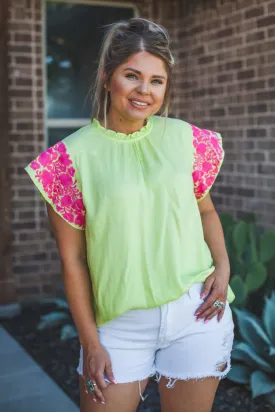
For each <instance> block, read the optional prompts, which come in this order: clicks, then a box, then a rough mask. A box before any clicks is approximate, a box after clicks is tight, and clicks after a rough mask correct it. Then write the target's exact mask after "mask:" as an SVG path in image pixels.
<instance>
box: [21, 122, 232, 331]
mask: <svg viewBox="0 0 275 412" xmlns="http://www.w3.org/2000/svg"><path fill="white" fill-rule="evenodd" d="M222 161H223V149H222V142H221V136H220V134H218V133H215V132H212V131H209V130H204V129H199V128H197V127H195V126H193V125H190V124H189V123H186V122H184V121H181V120H176V119H170V118H168V119H165V118H163V117H158V116H152V117H149V118H148V119H147V123H146V125H145V126H144V127H143V128H142V129H140V130H139V131H137V132H135V133H132V134H129V135H126V134H124V133H116V132H114V131H112V130H106V129H105V128H104V127H102V126H101V125H100V123H99V122H98V121H97V120H96V119H94V120H93V121H92V122H91V124H89V125H87V126H85V127H83V128H81V129H79V130H78V131H77V132H75V133H73V134H72V135H70V136H68V137H66V138H65V139H64V140H62V141H61V142H59V143H57V144H56V145H54V146H52V147H51V148H49V149H47V150H46V151H44V152H43V153H41V154H40V155H39V156H38V157H37V158H36V159H35V160H34V161H32V162H31V163H30V164H29V165H28V166H27V167H26V171H27V173H28V174H29V175H30V177H31V178H32V180H33V182H34V183H35V185H36V186H37V187H38V189H39V190H40V192H41V194H42V195H43V197H44V198H45V200H46V201H48V202H49V203H50V204H51V205H52V207H53V208H54V210H55V211H56V212H57V213H58V214H59V215H60V216H61V217H62V218H63V219H65V220H66V221H67V222H68V223H69V224H70V225H72V226H73V227H75V228H77V229H82V230H85V234H86V240H87V260H88V266H89V270H90V276H91V281H92V288H93V298H94V299H93V303H94V310H95V315H96V322H97V324H98V325H102V324H104V323H106V322H108V321H110V320H111V319H113V318H115V317H117V316H119V315H121V314H123V313H124V312H126V311H128V310H130V309H136V308H153V307H157V306H160V305H163V304H164V303H167V302H170V301H172V300H175V299H177V298H179V297H180V296H181V295H182V294H184V293H185V292H186V291H187V290H188V289H189V288H190V286H191V285H192V284H193V283H195V282H202V281H204V280H205V279H206V278H207V277H208V276H209V275H210V274H211V273H212V272H213V270H214V266H213V261H212V257H211V253H210V250H209V248H208V246H207V244H206V242H205V241H204V236H203V227H202V222H201V217H200V212H199V208H198V201H200V200H201V199H203V198H204V197H205V196H206V194H207V193H208V192H209V190H210V188H211V186H212V185H213V183H214V180H215V178H216V176H217V174H218V172H219V169H220V166H221V164H222ZM227 298H228V300H229V302H231V301H232V300H233V299H234V294H233V292H232V290H231V289H230V288H229V291H228V297H227Z"/></svg>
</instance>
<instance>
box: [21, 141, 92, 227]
mask: <svg viewBox="0 0 275 412" xmlns="http://www.w3.org/2000/svg"><path fill="white" fill-rule="evenodd" d="M25 170H26V172H27V173H28V174H29V176H30V177H31V179H32V180H33V182H34V184H35V185H36V186H37V188H38V189H39V191H40V192H41V194H42V196H43V198H44V199H45V200H46V201H47V202H48V203H50V204H51V206H52V207H53V208H54V210H55V211H56V212H57V213H58V214H59V215H60V216H61V217H62V218H63V219H64V220H66V222H68V223H69V224H70V225H72V226H73V227H75V228H77V229H85V214H86V211H85V206H84V203H83V196H82V193H81V191H80V189H79V183H78V181H77V179H76V170H75V168H74V167H73V161H72V159H71V156H70V154H69V153H68V151H67V147H66V145H65V144H64V143H63V142H59V143H57V144H55V145H54V146H52V147H50V148H49V149H47V150H45V151H44V152H43V153H41V154H40V155H39V156H38V157H37V158H36V159H35V160H34V161H32V162H31V163H30V164H29V165H28V166H27V167H26V169H25Z"/></svg>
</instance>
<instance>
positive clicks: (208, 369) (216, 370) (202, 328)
mask: <svg viewBox="0 0 275 412" xmlns="http://www.w3.org/2000/svg"><path fill="white" fill-rule="evenodd" d="M202 287H203V283H195V284H193V285H192V286H191V288H190V289H189V291H188V292H186V293H185V294H184V295H182V296H181V297H180V298H179V299H177V300H175V301H172V302H169V303H166V304H164V305H162V306H160V307H157V308H153V309H137V310H136V309H135V310H130V311H129V312H127V313H125V314H123V315H121V316H119V317H117V318H115V319H113V320H112V321H110V322H108V323H107V324H105V325H103V326H100V327H98V334H99V339H100V342H101V344H102V345H103V346H104V347H105V349H106V350H107V351H108V353H109V355H110V358H111V362H112V368H113V373H114V377H115V379H116V380H117V382H118V383H127V382H133V381H139V382H140V381H142V380H144V379H146V378H148V377H150V376H154V375H156V377H157V380H160V378H161V377H162V376H165V377H166V378H167V379H168V384H167V387H172V386H173V385H174V383H175V382H176V381H177V380H179V379H180V380H188V379H203V378H207V377H217V378H219V379H221V378H224V377H225V376H226V375H227V373H228V372H229V370H230V365H231V363H230V356H231V351H232V345H233V337H234V324H233V320H232V312H231V308H230V306H229V303H228V302H226V309H225V312H224V316H223V318H222V320H221V322H218V320H217V316H215V317H214V318H213V319H211V320H210V321H209V322H208V323H206V324H205V323H204V320H200V321H199V322H196V317H195V315H194V313H195V311H196V310H197V309H198V307H199V306H200V305H201V304H202V303H203V300H202V299H201V298H200V293H201V290H202ZM77 372H78V373H79V374H80V375H82V374H83V354H82V348H81V349H80V361H79V366H78V368H77ZM106 380H107V379H106Z"/></svg>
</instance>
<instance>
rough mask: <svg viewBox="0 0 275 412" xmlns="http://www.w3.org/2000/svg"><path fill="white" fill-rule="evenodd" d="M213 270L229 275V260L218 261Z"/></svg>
mask: <svg viewBox="0 0 275 412" xmlns="http://www.w3.org/2000/svg"><path fill="white" fill-rule="evenodd" d="M215 270H216V271H219V272H221V273H223V274H226V275H228V276H229V275H230V265H229V262H219V263H215Z"/></svg>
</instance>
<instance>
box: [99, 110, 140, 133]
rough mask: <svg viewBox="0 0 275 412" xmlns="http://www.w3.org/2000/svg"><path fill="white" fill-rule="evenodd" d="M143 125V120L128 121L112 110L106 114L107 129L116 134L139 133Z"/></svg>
mask: <svg viewBox="0 0 275 412" xmlns="http://www.w3.org/2000/svg"><path fill="white" fill-rule="evenodd" d="M145 124H146V120H145V119H140V120H136V121H130V120H127V119H124V118H123V117H122V116H120V115H118V114H117V113H113V111H112V110H110V111H109V113H108V114H107V129H111V130H114V131H115V132H117V133H125V134H132V133H134V132H137V131H139V130H140V129H141V128H142V127H143V126H144V125H145ZM103 126H104V124H103ZM104 127H105V126H104Z"/></svg>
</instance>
